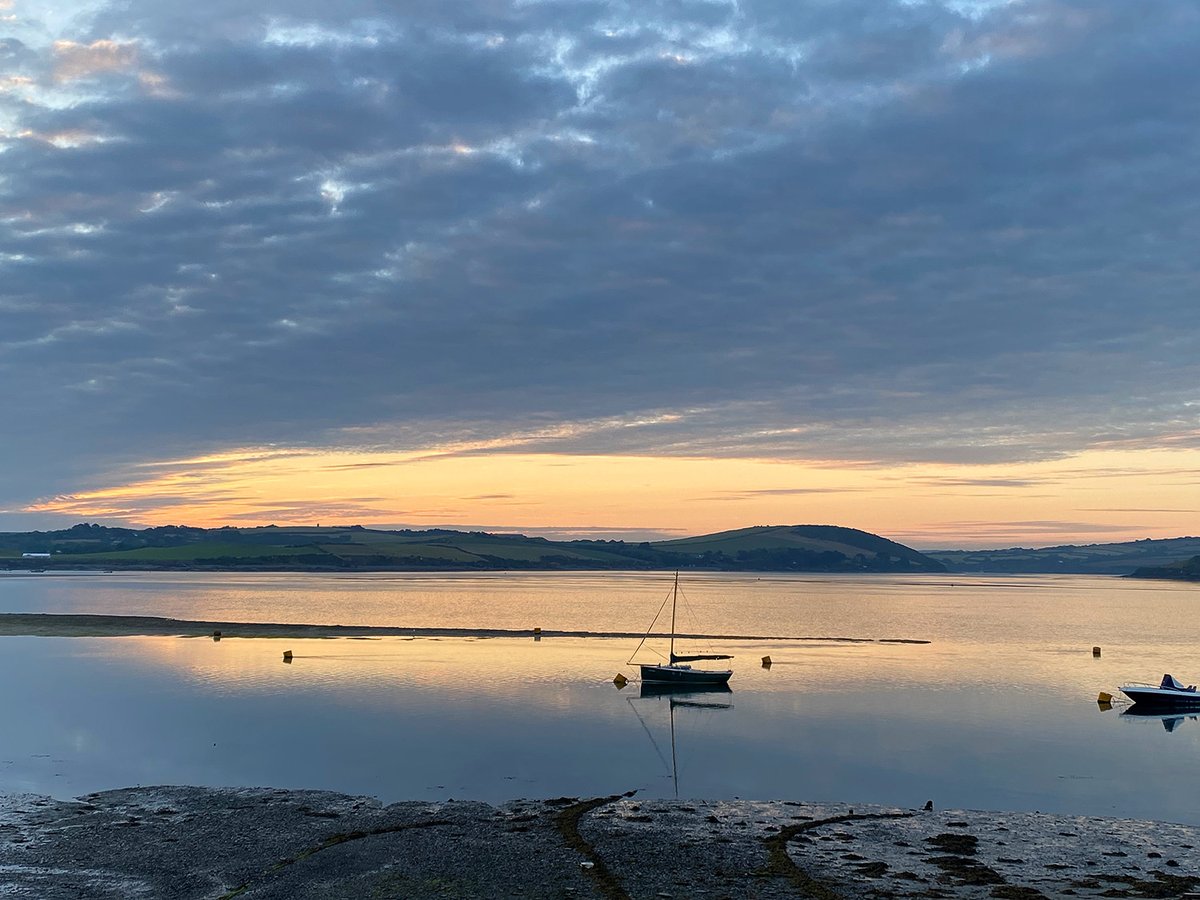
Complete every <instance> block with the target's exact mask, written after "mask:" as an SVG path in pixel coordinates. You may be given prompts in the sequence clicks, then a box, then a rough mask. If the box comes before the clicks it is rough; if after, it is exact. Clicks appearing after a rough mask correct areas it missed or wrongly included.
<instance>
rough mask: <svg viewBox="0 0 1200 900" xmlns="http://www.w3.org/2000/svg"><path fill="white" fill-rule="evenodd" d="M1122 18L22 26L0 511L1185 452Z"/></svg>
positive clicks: (1172, 293)
mask: <svg viewBox="0 0 1200 900" xmlns="http://www.w3.org/2000/svg"><path fill="white" fill-rule="evenodd" d="M1152 7H1153V12H1152V14H1151V13H1149V12H1147V11H1146V10H1144V9H1140V8H1134V7H1132V6H1130V5H1129V4H1127V3H1124V2H1119V0H1098V2H1096V0H1089V2H1086V3H1085V2H1082V0H1080V2H1071V0H1055V2H1050V0H1024V2H1014V3H1007V4H982V5H974V6H969V7H968V6H967V5H964V4H941V3H922V4H913V3H907V2H899V0H896V2H889V0H853V2H847V3H839V4H827V3H809V2H804V3H792V2H787V3H782V2H768V0H746V2H740V3H729V4H722V3H704V4H669V5H668V4H639V5H634V6H630V5H627V4H624V3H618V2H615V0H614V2H596V3H589V4H524V3H516V2H514V3H503V2H501V3H491V2H488V3H464V4H441V3H432V2H414V3H406V4H404V5H403V7H402V8H401V7H397V8H396V9H386V8H383V7H380V6H379V5H378V4H370V3H356V2H351V3H348V4H337V5H334V6H330V5H328V4H316V3H312V2H302V3H297V4H292V5H291V6H290V7H289V11H288V14H287V15H286V16H280V15H279V14H278V11H277V10H275V9H274V8H268V7H266V6H263V5H262V4H260V3H258V2H256V0H250V2H243V0H239V2H238V3H236V4H235V3H229V2H224V0H220V2H214V3H211V4H183V3H179V2H165V3H164V2H159V0H155V2H153V3H150V2H144V0H134V2H131V3H122V4H107V3H102V2H101V3H94V4H93V3H89V4H80V5H79V6H78V7H70V8H66V7H65V8H64V10H63V11H59V12H55V13H54V14H53V15H51V13H46V14H45V16H44V18H43V19H40V20H37V21H35V20H33V19H31V18H29V16H31V15H32V14H31V13H24V12H22V13H21V15H22V16H23V17H24V18H23V19H22V21H21V23H19V24H20V27H19V28H14V30H13V34H14V36H13V37H11V38H9V39H7V40H6V41H5V42H4V43H3V44H2V45H0V64H2V65H3V67H4V71H3V72H0V156H2V157H3V159H4V167H3V174H2V175H0V248H3V250H0V315H2V316H3V325H4V327H3V329H2V330H0V376H2V377H3V379H4V384H5V385H6V390H5V392H4V397H3V399H0V418H2V419H3V421H5V422H7V423H20V426H19V427H17V428H12V429H11V430H6V439H5V441H4V442H3V444H2V445H0V502H3V503H4V504H5V505H9V506H12V505H18V504H19V502H20V501H21V500H22V499H26V500H27V499H29V495H30V492H31V491H32V492H33V493H34V494H35V495H45V494H51V493H55V492H70V491H73V490H77V489H79V487H80V485H84V486H93V485H95V484H97V483H102V482H103V481H104V479H105V478H107V477H109V474H110V473H112V472H115V471H117V470H119V469H121V468H122V467H129V466H132V465H135V464H136V463H138V462H140V461H144V460H146V459H169V458H177V457H181V456H186V455H194V454H195V453H197V452H202V451H214V452H215V451H219V450H221V449H223V448H228V447H236V446H257V445H264V444H268V443H274V444H277V445H280V446H291V447H300V448H305V447H324V446H340V447H344V446H347V444H348V442H351V441H353V440H360V441H362V442H363V444H364V445H365V444H366V443H368V442H371V441H376V442H380V443H384V444H389V445H390V446H392V447H398V448H401V449H417V448H421V447H432V446H438V445H439V444H441V443H443V441H442V438H443V436H444V435H445V434H446V433H450V432H453V433H455V434H457V435H458V436H459V437H460V438H461V439H462V440H464V441H473V442H476V443H478V444H479V445H480V446H481V447H484V448H485V449H483V450H481V451H477V452H488V453H495V452H508V451H506V450H505V446H506V445H505V440H506V439H507V437H508V436H511V435H514V434H516V435H523V436H524V437H522V438H521V439H520V441H519V442H518V443H519V444H520V446H521V447H522V449H526V450H551V449H552V450H553V451H554V452H562V453H579V454H589V453H599V454H604V453H616V452H625V453H630V452H652V453H655V454H661V455H678V456H706V455H711V456H730V457H733V456H747V457H758V458H771V459H839V460H847V461H859V462H862V463H864V464H869V465H880V466H886V465H895V464H901V463H907V462H917V461H944V462H983V463H1000V462H1010V461H1014V460H1037V459H1052V458H1056V457H1060V456H1064V455H1069V454H1072V453H1076V452H1079V451H1080V450H1083V449H1086V448H1089V447H1097V446H1126V447H1134V446H1136V447H1143V448H1146V447H1151V448H1152V447H1158V446H1164V445H1170V444H1182V445H1187V446H1194V445H1195V436H1196V434H1197V433H1198V429H1197V414H1196V406H1195V398H1194V389H1193V386H1194V385H1195V384H1196V383H1198V380H1200V311H1198V307H1197V305H1196V303H1195V296H1196V289H1197V285H1198V282H1200V272H1198V270H1197V262H1196V256H1195V254H1194V252H1192V251H1193V248H1194V246H1195V244H1196V238H1197V235H1196V233H1195V229H1196V226H1195V223H1196V222H1197V221H1200V216H1198V215H1197V214H1198V213H1200V200H1197V198H1198V197H1200V174H1198V173H1200V166H1198V165H1197V162H1200V160H1197V148H1196V144H1195V141H1194V140H1192V131H1193V130H1194V125H1193V123H1194V110H1193V109H1192V106H1191V101H1190V97H1191V96H1192V95H1193V94H1194V91H1195V88H1196V86H1197V81H1200V58H1198V57H1197V55H1196V54H1195V52H1194V47H1195V41H1196V38H1197V37H1200V12H1198V11H1197V9H1196V7H1195V5H1194V4H1193V3H1191V2H1188V0H1177V2H1171V0H1156V2H1154V3H1153V4H1152ZM580 423H584V426H583V427H576V426H578V425H580ZM355 435H357V437H355ZM389 442H390V443H389ZM512 446H515V445H512ZM984 481H986V479H984ZM31 485H34V486H36V487H33V488H31ZM959 486H963V485H959ZM981 486H984V487H997V488H1007V487H1013V488H1016V487H1020V486H1021V485H1019V484H1017V483H1015V482H1005V481H1004V480H1003V479H1000V480H993V481H991V482H990V483H987V484H982V485H981ZM281 508H282V507H281Z"/></svg>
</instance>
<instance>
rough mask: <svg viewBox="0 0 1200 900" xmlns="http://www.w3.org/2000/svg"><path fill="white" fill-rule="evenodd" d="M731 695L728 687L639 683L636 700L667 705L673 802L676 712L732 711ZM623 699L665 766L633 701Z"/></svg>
mask: <svg viewBox="0 0 1200 900" xmlns="http://www.w3.org/2000/svg"><path fill="white" fill-rule="evenodd" d="M732 695H733V691H732V690H730V688H729V685H727V684H705V685H673V684H654V683H648V682H645V681H643V682H642V690H641V694H640V695H639V696H638V697H637V699H638V700H639V701H640V700H653V701H657V702H661V701H663V700H666V702H667V709H668V712H667V716H668V719H669V720H670V723H671V783H672V784H673V785H674V787H675V799H676V800H678V799H679V763H678V758H677V755H676V748H675V710H676V709H691V710H716V709H731V708H732V707H733V700H732V699H731V698H732ZM626 700H627V701H628V702H629V708H630V709H632V710H633V714H634V715H635V716H637V718H638V722H640V723H641V726H642V730H643V731H645V732H646V737H648V738H650V743H651V745H653V747H654V752H655V753H657V754H658V758H659V759H660V760H662V763H663V765H664V766H665V765H666V764H667V760H666V758H665V757H664V756H663V752H662V750H661V749H660V748H659V746H658V741H656V740H655V739H654V734H653V732H651V731H650V729H649V727H647V725H646V720H645V719H643V718H642V714H641V713H640V712H638V708H637V705H636V704H635V703H634V698H633V697H627V698H626Z"/></svg>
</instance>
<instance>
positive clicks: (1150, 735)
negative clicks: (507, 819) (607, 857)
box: [0, 573, 1200, 824]
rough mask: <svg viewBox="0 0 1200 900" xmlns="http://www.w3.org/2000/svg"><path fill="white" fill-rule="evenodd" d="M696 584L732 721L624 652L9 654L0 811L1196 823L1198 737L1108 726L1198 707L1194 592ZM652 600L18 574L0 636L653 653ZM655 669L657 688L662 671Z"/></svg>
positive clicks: (764, 579) (573, 588)
mask: <svg viewBox="0 0 1200 900" xmlns="http://www.w3.org/2000/svg"><path fill="white" fill-rule="evenodd" d="M683 585H684V596H685V597H686V603H684V604H682V605H681V607H680V611H679V619H680V622H679V627H680V630H681V631H688V632H692V633H695V634H706V635H743V636H745V635H756V636H761V637H762V638H763V639H762V640H746V639H724V640H723V639H719V638H711V637H710V638H704V639H697V640H694V641H690V642H689V647H695V648H696V649H698V650H700V649H712V650H714V651H718V652H729V653H733V654H735V659H734V660H733V668H734V677H733V679H732V681H731V686H732V691H730V692H729V693H723V694H701V695H694V696H684V695H661V694H650V693H645V692H643V690H642V688H641V686H640V685H639V684H637V683H636V682H635V683H632V684H630V685H628V686H627V687H625V688H624V689H623V690H618V689H617V688H616V687H615V686H614V685H613V684H612V678H613V675H614V674H616V673H617V672H618V671H621V672H624V673H625V674H626V675H629V676H635V675H636V667H635V666H630V665H627V664H626V662H627V660H628V658H629V655H630V653H631V652H632V650H633V649H634V646H635V645H636V643H637V641H636V640H630V639H615V638H601V637H573V638H551V637H544V638H542V639H540V640H534V639H532V638H528V637H516V636H505V637H482V636H479V637H471V636H456V637H426V638H415V639H413V638H399V637H383V638H372V639H329V640H316V639H294V638H272V639H265V638H237V637H232V636H229V635H228V634H227V635H226V636H224V637H223V638H222V640H220V641H213V640H211V639H210V638H207V637H204V638H199V637H190V638H177V637H96V638H90V637H89V638H66V637H34V636H24V635H18V636H3V637H0V679H3V680H2V682H0V683H2V684H3V685H4V688H3V690H2V691H0V717H2V721H3V722H4V728H3V731H0V790H2V791H6V792H13V791H32V792H38V793H47V794H52V795H54V796H57V797H64V798H65V797H71V796H76V795H80V794H83V793H87V792H90V791H94V790H102V789H106V788H116V787H125V786H131V785H138V784H141V785H148V784H199V785H221V786H229V785H234V786H239V785H240V786H252V785H253V786H279V787H293V788H322V789H329V790H337V791H344V792H349V793H358V794H369V795H373V796H377V797H380V798H382V799H384V800H388V801H391V800H399V799H430V800H437V799H446V798H449V797H454V798H460V799H467V798H471V799H483V800H490V801H499V800H505V799H511V798H515V797H560V796H594V795H601V794H610V793H617V792H623V791H628V790H637V791H639V793H640V795H642V796H648V797H672V796H676V795H677V796H679V797H681V798H712V799H717V798H732V797H741V798H744V799H745V798H755V799H797V800H810V801H830V802H846V803H849V804H854V803H859V804H865V803H879V804H890V805H897V806H905V807H914V806H920V805H921V804H923V803H924V802H925V801H926V800H933V801H934V803H935V804H936V805H937V806H938V807H939V808H971V809H998V810H1040V811H1042V812H1054V813H1067V814H1079V815H1114V816H1121V817H1137V818H1151V819H1162V820H1168V821H1177V822H1187V823H1193V824H1198V823H1200V717H1197V716H1194V715H1193V716H1188V715H1184V716H1173V717H1165V718H1159V717H1151V718H1145V717H1137V716H1132V715H1129V714H1128V712H1127V708H1125V707H1123V706H1121V705H1118V706H1117V707H1116V708H1114V709H1111V710H1108V711H1102V710H1101V709H1099V708H1098V706H1097V704H1096V702H1095V700H1096V695H1097V693H1098V692H1099V691H1101V690H1106V691H1109V692H1111V693H1116V690H1115V688H1116V686H1117V685H1118V684H1120V683H1122V682H1124V681H1151V680H1152V681H1157V680H1158V679H1159V678H1160V677H1161V676H1162V674H1163V673H1164V672H1171V673H1173V674H1175V675H1176V676H1178V677H1179V678H1181V679H1184V680H1186V681H1187V682H1188V683H1196V682H1197V681H1200V589H1197V588H1196V587H1194V586H1190V585H1185V584H1175V583H1169V582H1148V581H1132V580H1126V579H1118V578H1095V577H1083V576H996V577H974V576H962V575H946V576H929V575H922V576H870V577H845V576H814V575H802V576H780V575H763V576H761V577H759V576H755V575H745V574H737V575H732V574H703V575H700V574H691V573H688V574H685V576H684V580H683ZM669 590H670V577H669V576H665V575H662V574H645V573H637V574H632V573H616V574H612V573H604V574H598V573H570V574H558V573H528V574H512V573H492V574H438V575H420V574H386V575H380V574H355V575H332V574H321V575H299V574H286V575H268V574H263V575H246V574H225V575H212V574H200V573H181V574H169V575H163V574H158V573H142V574H112V575H101V574H87V575H84V574H81V575H58V574H50V573H47V574H33V575H17V574H6V575H0V612H51V613H62V614H85V613H86V614H113V615H157V616H171V617H176V618H184V619H204V620H214V621H226V622H239V621H240V622H272V623H317V624H335V623H336V624H353V625H380V626H411V627H421V628H463V629H479V630H481V631H484V630H496V629H501V630H505V629H507V630H514V631H521V630H528V629H531V628H533V627H534V626H538V627H541V628H543V629H546V630H548V631H549V630H569V631H580V632H608V633H611V632H630V633H638V634H640V633H641V632H642V631H644V630H645V628H646V627H647V625H648V624H649V623H650V620H651V619H652V618H653V617H654V615H655V613H656V612H658V610H659V609H660V606H661V604H662V603H663V600H664V599H665V598H666V596H667V594H668V592H669ZM897 641H906V642H903V643H902V642H897ZM907 641H924V642H928V643H908V642H907ZM1095 645H1099V646H1101V647H1102V655H1101V656H1100V657H1099V658H1094V657H1093V655H1092V647H1093V646H1095ZM649 646H650V649H651V652H649V653H647V654H646V661H653V659H654V654H653V650H655V649H660V650H661V649H664V648H663V647H662V646H661V643H660V642H656V641H654V640H651V641H650V642H649ZM285 649H286V650H291V651H292V654H293V658H292V660H291V662H290V663H285V662H283V659H282V652H283V650H285ZM763 656H770V657H771V660H772V664H771V666H770V667H769V668H765V667H763V665H762V664H761V658H762V657H763Z"/></svg>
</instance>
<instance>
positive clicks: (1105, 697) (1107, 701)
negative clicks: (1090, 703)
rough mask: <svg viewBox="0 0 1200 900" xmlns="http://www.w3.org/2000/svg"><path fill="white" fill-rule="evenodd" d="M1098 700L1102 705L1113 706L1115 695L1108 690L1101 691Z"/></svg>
mask: <svg viewBox="0 0 1200 900" xmlns="http://www.w3.org/2000/svg"><path fill="white" fill-rule="evenodd" d="M1096 702H1097V703H1099V704H1100V705H1101V706H1112V702H1113V695H1112V694H1110V693H1108V692H1107V691H1101V692H1100V695H1099V696H1098V697H1097V698H1096Z"/></svg>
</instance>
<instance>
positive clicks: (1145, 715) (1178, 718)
mask: <svg viewBox="0 0 1200 900" xmlns="http://www.w3.org/2000/svg"><path fill="white" fill-rule="evenodd" d="M1121 718H1122V719H1124V720H1125V721H1129V722H1138V721H1141V722H1149V721H1153V720H1155V719H1157V720H1158V721H1160V722H1162V727H1163V729H1164V730H1165V731H1168V732H1171V731H1174V730H1175V729H1176V728H1178V727H1179V726H1180V725H1182V724H1183V720H1184V719H1190V720H1191V721H1193V722H1196V721H1200V711H1198V712H1196V713H1187V714H1185V713H1181V712H1178V711H1176V712H1163V710H1162V707H1155V706H1143V705H1142V704H1140V703H1135V704H1133V706H1131V707H1129V708H1128V709H1125V710H1122V711H1121Z"/></svg>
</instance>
